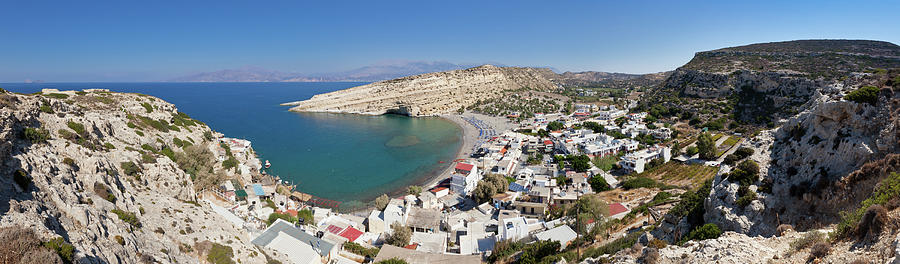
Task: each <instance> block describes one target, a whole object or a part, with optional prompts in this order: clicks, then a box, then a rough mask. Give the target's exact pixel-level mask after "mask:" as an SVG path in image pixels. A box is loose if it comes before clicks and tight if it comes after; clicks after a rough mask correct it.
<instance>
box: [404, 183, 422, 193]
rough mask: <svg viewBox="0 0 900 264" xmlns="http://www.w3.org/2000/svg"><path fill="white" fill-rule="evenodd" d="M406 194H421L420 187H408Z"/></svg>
mask: <svg viewBox="0 0 900 264" xmlns="http://www.w3.org/2000/svg"><path fill="white" fill-rule="evenodd" d="M406 193H408V194H412V195H419V193H422V186H417V185H410V186H409V188H407V190H406Z"/></svg>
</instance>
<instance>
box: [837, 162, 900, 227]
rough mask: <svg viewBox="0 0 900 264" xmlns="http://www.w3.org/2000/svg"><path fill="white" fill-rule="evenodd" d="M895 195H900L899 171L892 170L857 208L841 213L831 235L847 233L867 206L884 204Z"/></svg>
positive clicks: (894, 198) (895, 196)
mask: <svg viewBox="0 0 900 264" xmlns="http://www.w3.org/2000/svg"><path fill="white" fill-rule="evenodd" d="M897 197H900V173H896V172H892V173H891V174H890V175H888V177H887V178H885V179H884V180H882V181H881V182H880V183H878V185H876V187H875V190H874V191H873V192H872V195H871V196H869V198H867V199H866V200H864V201H862V203H861V204H860V207H859V208H858V209H856V210H854V211H850V212H843V213H841V222H840V223H838V225H837V227H836V228H835V231H834V233H833V235H834V236H835V237H838V238H842V237H844V236H846V235H848V234H849V233H850V231H851V228H853V227H854V226H856V225H857V223H858V222H859V221H860V219H862V217H863V215H864V214H865V213H866V211H867V210H868V209H869V207H871V206H873V205H885V204H887V203H888V202H889V201H892V200H896V199H898V198H897Z"/></svg>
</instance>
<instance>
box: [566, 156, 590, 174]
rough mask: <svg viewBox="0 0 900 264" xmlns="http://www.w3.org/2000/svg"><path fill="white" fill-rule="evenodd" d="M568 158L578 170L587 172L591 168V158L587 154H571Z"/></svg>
mask: <svg viewBox="0 0 900 264" xmlns="http://www.w3.org/2000/svg"><path fill="white" fill-rule="evenodd" d="M567 159H568V160H570V161H572V168H573V169H575V171H577V172H586V171H587V170H588V169H590V168H591V158H590V157H588V156H587V155H577V156H569V157H568V158H567Z"/></svg>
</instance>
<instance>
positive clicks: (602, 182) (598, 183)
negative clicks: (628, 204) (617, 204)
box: [589, 174, 612, 192]
mask: <svg viewBox="0 0 900 264" xmlns="http://www.w3.org/2000/svg"><path fill="white" fill-rule="evenodd" d="M589 182H590V184H591V189H594V192H604V191H609V190H612V188H610V187H609V183H607V182H606V179H604V178H603V176H602V175H599V174H598V175H594V177H591V179H590V180H589Z"/></svg>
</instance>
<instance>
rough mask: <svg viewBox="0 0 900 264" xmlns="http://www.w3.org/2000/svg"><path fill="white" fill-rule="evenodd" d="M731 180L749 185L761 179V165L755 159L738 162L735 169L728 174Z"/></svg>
mask: <svg viewBox="0 0 900 264" xmlns="http://www.w3.org/2000/svg"><path fill="white" fill-rule="evenodd" d="M726 178H727V179H728V181H730V182H734V183H738V184H740V185H741V186H749V185H750V184H753V183H754V182H756V180H758V179H759V165H758V164H756V162H755V161H752V160H745V161H743V162H741V164H738V165H737V167H736V168H734V170H733V171H731V172H729V173H728V175H726Z"/></svg>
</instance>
